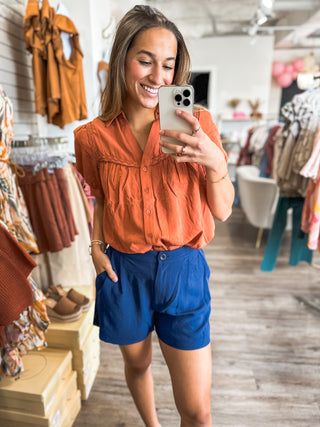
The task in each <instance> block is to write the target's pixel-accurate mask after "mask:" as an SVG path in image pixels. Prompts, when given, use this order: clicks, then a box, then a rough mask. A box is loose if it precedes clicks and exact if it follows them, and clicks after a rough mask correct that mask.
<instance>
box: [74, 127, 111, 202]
mask: <svg viewBox="0 0 320 427" xmlns="http://www.w3.org/2000/svg"><path fill="white" fill-rule="evenodd" d="M89 126H90V124H89V123H88V124H85V125H82V126H80V127H78V128H77V129H75V130H74V147H75V155H76V168H77V170H78V171H79V172H80V174H81V175H82V176H83V177H84V179H85V180H86V182H87V183H88V184H89V185H90V187H91V193H92V194H93V196H95V197H97V198H101V199H102V198H103V197H104V196H103V190H102V186H101V181H100V175H99V164H98V156H97V153H96V147H95V146H94V143H93V141H92V138H91V137H90V134H91V132H90V129H89Z"/></svg>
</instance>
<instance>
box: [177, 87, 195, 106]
mask: <svg viewBox="0 0 320 427" xmlns="http://www.w3.org/2000/svg"><path fill="white" fill-rule="evenodd" d="M190 97H191V91H190V90H189V89H184V90H183V92H182V94H181V93H176V94H175V96H174V101H175V104H176V106H177V107H179V106H180V105H181V103H182V104H183V105H184V106H185V107H188V106H189V105H190V104H191V100H190V99H189V98H190Z"/></svg>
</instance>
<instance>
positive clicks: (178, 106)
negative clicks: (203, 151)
mask: <svg viewBox="0 0 320 427" xmlns="http://www.w3.org/2000/svg"><path fill="white" fill-rule="evenodd" d="M193 105H194V89H193V87H192V86H191V85H181V86H160V87H159V116H160V129H169V130H176V131H179V132H184V133H186V134H188V135H192V131H193V129H192V126H191V125H190V123H188V122H187V121H186V120H184V119H182V118H181V117H179V116H177V115H176V110H184V111H187V112H188V113H190V114H192V115H193ZM161 139H162V140H164V141H167V142H170V143H171V144H176V145H180V146H183V145H184V144H183V143H182V142H181V141H178V140H177V139H175V138H171V137H168V136H162V137H161ZM161 149H162V151H163V153H167V154H169V153H173V151H171V150H168V149H167V148H165V147H161Z"/></svg>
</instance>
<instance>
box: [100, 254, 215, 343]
mask: <svg viewBox="0 0 320 427" xmlns="http://www.w3.org/2000/svg"><path fill="white" fill-rule="evenodd" d="M106 253H107V255H108V256H109V257H110V260H111V264H112V267H113V269H114V271H115V272H116V274H117V276H118V282H116V283H115V282H113V281H112V280H110V279H109V277H108V275H107V273H106V272H105V271H104V272H102V273H100V274H99V275H98V276H97V279H96V303H95V315H94V324H95V325H97V326H99V327H100V339H101V340H102V341H106V342H109V343H113V344H118V345H127V344H134V343H137V342H140V341H143V340H144V339H145V338H147V336H148V335H149V333H150V332H151V331H153V330H154V329H155V330H156V332H157V334H158V337H159V338H160V340H161V341H163V342H164V343H166V344H168V345H170V346H172V347H174V348H178V349H181V350H195V349H198V348H202V347H205V346H206V345H208V344H209V342H210V325H209V316H210V310H211V297H210V291H209V276H210V270H209V267H208V264H207V261H206V259H205V256H204V253H203V250H202V249H192V248H190V247H186V246H185V247H182V248H178V249H174V250H172V251H149V252H146V253H143V254H140V253H138V254H125V253H122V252H118V251H117V250H115V249H113V248H111V247H109V248H108V249H107V252H106Z"/></svg>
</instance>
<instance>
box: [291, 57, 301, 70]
mask: <svg viewBox="0 0 320 427" xmlns="http://www.w3.org/2000/svg"><path fill="white" fill-rule="evenodd" d="M292 64H293V68H294V69H295V71H301V70H302V69H303V68H304V60H303V59H296V60H295V61H293V63H292Z"/></svg>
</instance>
